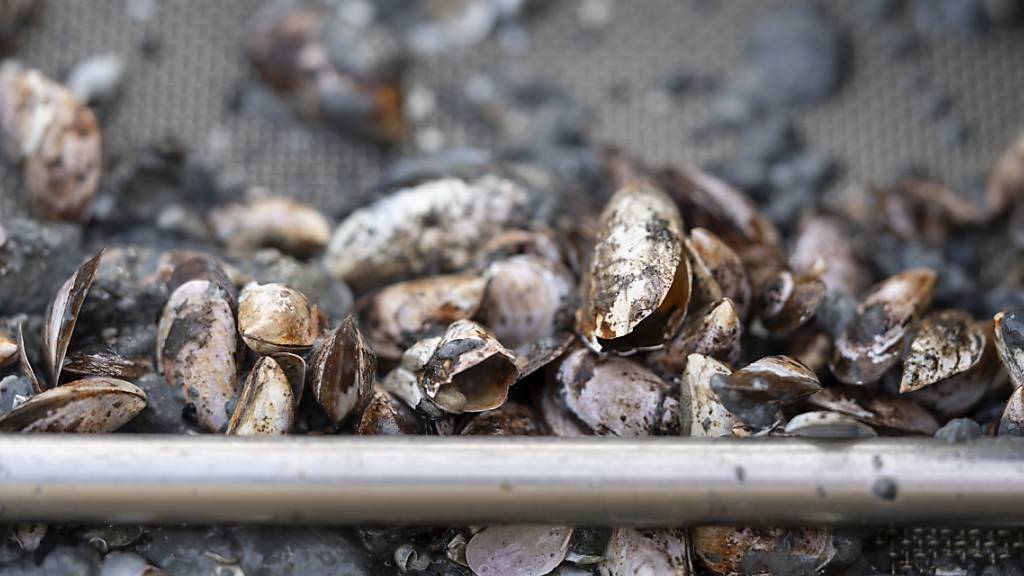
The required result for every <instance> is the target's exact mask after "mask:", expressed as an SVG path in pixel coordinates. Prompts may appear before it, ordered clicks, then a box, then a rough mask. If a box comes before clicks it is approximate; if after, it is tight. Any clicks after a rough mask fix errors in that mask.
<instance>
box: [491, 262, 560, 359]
mask: <svg viewBox="0 0 1024 576" xmlns="http://www.w3.org/2000/svg"><path fill="white" fill-rule="evenodd" d="M484 275H485V276H486V278H487V279H488V283H487V291H486V292H485V294H484V300H483V304H482V305H481V307H480V314H479V316H478V317H479V320H480V321H481V322H482V323H483V324H484V325H486V326H487V327H488V328H490V329H491V330H493V331H494V334H495V335H496V336H497V337H498V339H499V340H501V342H502V343H503V344H505V345H506V346H509V347H511V348H518V347H519V346H522V345H524V344H529V343H531V342H536V341H538V340H541V339H543V338H547V337H550V336H552V335H554V334H555V332H556V331H558V330H559V329H561V328H571V326H572V323H571V320H570V319H571V317H572V312H571V310H570V308H571V307H572V305H573V304H574V302H573V296H574V295H575V291H576V282H575V280H574V279H573V276H572V273H570V272H569V269H568V268H566V267H565V266H564V265H562V264H561V263H559V262H552V261H550V260H546V259H544V258H541V257H539V256H533V255H528V254H527V255H519V256H512V257H511V258H508V259H507V260H499V261H497V262H494V263H493V264H491V265H490V266H489V267H488V268H487V271H486V272H485V274H484Z"/></svg>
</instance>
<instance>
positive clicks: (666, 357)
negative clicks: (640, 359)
mask: <svg viewBox="0 0 1024 576" xmlns="http://www.w3.org/2000/svg"><path fill="white" fill-rule="evenodd" d="M742 334H743V322H742V321H741V320H740V318H739V316H738V315H737V311H736V307H735V306H734V305H733V302H732V300H729V299H728V298H725V299H722V300H719V301H717V302H712V303H710V304H708V305H707V306H705V307H704V308H703V309H701V310H699V311H698V312H697V313H696V314H694V315H692V316H691V317H689V318H687V320H686V323H685V324H684V325H683V329H682V330H680V331H679V334H677V335H676V336H675V338H673V339H672V340H671V341H669V343H668V344H666V345H665V348H663V349H661V350H655V351H654V352H651V353H650V354H649V355H648V356H647V364H648V365H649V366H651V367H652V368H654V369H655V371H657V372H659V373H661V374H663V375H665V376H670V377H672V376H681V375H682V374H683V372H684V370H685V369H686V359H687V358H688V357H689V355H690V354H703V355H705V356H710V357H711V358H714V359H716V360H721V361H723V362H726V363H728V364H732V363H734V362H736V360H738V359H739V356H740V337H741V336H742Z"/></svg>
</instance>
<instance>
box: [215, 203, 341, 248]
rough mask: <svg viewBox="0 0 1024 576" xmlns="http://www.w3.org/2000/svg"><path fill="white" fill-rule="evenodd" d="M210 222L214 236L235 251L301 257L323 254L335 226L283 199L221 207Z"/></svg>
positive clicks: (310, 209) (305, 206)
mask: <svg viewBox="0 0 1024 576" xmlns="http://www.w3.org/2000/svg"><path fill="white" fill-rule="evenodd" d="M209 222H210V228H211V229H212V230H213V233H214V235H215V236H216V237H217V238H218V239H219V240H220V241H221V242H223V243H224V244H225V245H227V247H228V248H229V249H232V250H235V251H254V250H257V249H259V248H263V247H271V248H277V249H278V250H280V251H281V252H284V253H285V254H290V255H292V256H297V257H300V258H301V257H307V256H314V255H316V254H319V253H321V252H323V250H324V248H325V247H326V246H327V242H328V241H329V240H330V239H331V225H330V223H329V222H328V221H327V219H326V218H324V216H323V215H322V214H321V213H320V212H319V211H318V210H317V209H316V208H313V207H312V206H309V205H307V204H303V203H301V202H298V201H296V200H293V199H291V198H285V197H279V196H271V197H265V198H256V199H254V200H252V201H250V202H248V203H247V204H231V205H228V206H224V207H222V208H218V209H216V210H213V211H211V212H210V215H209Z"/></svg>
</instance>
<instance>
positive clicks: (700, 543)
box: [690, 526, 836, 576]
mask: <svg viewBox="0 0 1024 576" xmlns="http://www.w3.org/2000/svg"><path fill="white" fill-rule="evenodd" d="M690 539H691V542H692V543H693V551H694V553H695V554H696V557H697V559H699V560H700V562H701V564H703V566H704V568H705V569H707V570H708V572H710V573H711V574H715V575H717V576H733V575H736V574H774V573H776V572H773V570H772V566H773V565H774V564H775V562H773V560H776V559H778V558H785V559H786V562H787V564H788V565H791V566H792V573H793V574H821V573H822V570H823V569H824V568H825V567H826V566H827V565H828V564H829V562H831V561H832V559H833V558H834V557H835V555H836V548H835V546H834V545H833V543H832V530H831V529H828V528H792V529H788V528H751V527H745V528H732V527H725V526H701V527H696V528H693V529H691V530H690Z"/></svg>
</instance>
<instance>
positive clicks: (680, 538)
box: [598, 528, 694, 576]
mask: <svg viewBox="0 0 1024 576" xmlns="http://www.w3.org/2000/svg"><path fill="white" fill-rule="evenodd" d="M605 557H606V560H605V561H604V563H602V564H601V566H600V567H599V568H598V570H599V573H600V574H601V575H602V576H632V575H634V574H652V575H653V574H658V575H664V576H690V574H693V573H694V572H693V562H692V560H691V559H690V542H689V537H688V536H687V534H686V530H684V529H681V528H668V529H648V530H638V529H636V528H616V529H615V530H614V532H613V534H612V537H611V540H610V541H609V542H608V549H607V551H606V552H605Z"/></svg>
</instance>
